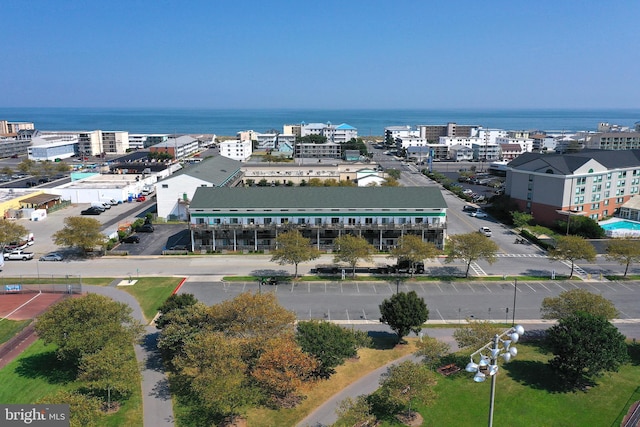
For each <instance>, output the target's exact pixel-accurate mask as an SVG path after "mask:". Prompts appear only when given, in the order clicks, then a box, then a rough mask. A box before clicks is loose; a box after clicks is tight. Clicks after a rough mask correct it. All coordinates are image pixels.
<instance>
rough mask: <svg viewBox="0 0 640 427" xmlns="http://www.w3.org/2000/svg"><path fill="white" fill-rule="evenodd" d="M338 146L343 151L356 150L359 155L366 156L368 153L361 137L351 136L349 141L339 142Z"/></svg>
mask: <svg viewBox="0 0 640 427" xmlns="http://www.w3.org/2000/svg"><path fill="white" fill-rule="evenodd" d="M340 148H341V149H342V152H343V153H344V152H345V150H358V151H359V152H360V155H361V156H366V155H367V153H368V151H367V146H366V144H365V143H364V141H363V140H362V138H357V139H356V138H351V139H350V140H349V141H347V142H343V143H341V144H340Z"/></svg>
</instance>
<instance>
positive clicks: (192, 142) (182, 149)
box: [149, 135, 200, 159]
mask: <svg viewBox="0 0 640 427" xmlns="http://www.w3.org/2000/svg"><path fill="white" fill-rule="evenodd" d="M199 148H200V143H199V142H198V140H197V139H194V138H192V137H190V136H188V135H183V136H179V137H176V136H171V137H167V138H166V139H164V138H163V142H160V143H158V144H155V145H152V146H151V147H149V151H150V152H151V153H166V154H170V155H171V157H173V158H174V159H183V158H185V157H188V156H190V155H192V154H195V153H197V152H198V150H199Z"/></svg>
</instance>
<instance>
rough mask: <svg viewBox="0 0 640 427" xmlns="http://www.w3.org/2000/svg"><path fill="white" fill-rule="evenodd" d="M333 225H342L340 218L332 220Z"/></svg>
mask: <svg viewBox="0 0 640 427" xmlns="http://www.w3.org/2000/svg"><path fill="white" fill-rule="evenodd" d="M331 224H340V218H335V217H334V218H331Z"/></svg>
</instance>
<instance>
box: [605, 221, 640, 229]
mask: <svg viewBox="0 0 640 427" xmlns="http://www.w3.org/2000/svg"><path fill="white" fill-rule="evenodd" d="M600 226H601V227H602V228H604V229H605V230H640V223H637V222H632V221H626V220H622V221H616V222H612V223H609V224H601V225H600Z"/></svg>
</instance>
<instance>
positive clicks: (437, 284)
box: [436, 283, 444, 292]
mask: <svg viewBox="0 0 640 427" xmlns="http://www.w3.org/2000/svg"><path fill="white" fill-rule="evenodd" d="M436 286H437V287H438V289H440V292H444V291H443V290H442V288H441V287H440V283H436Z"/></svg>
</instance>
